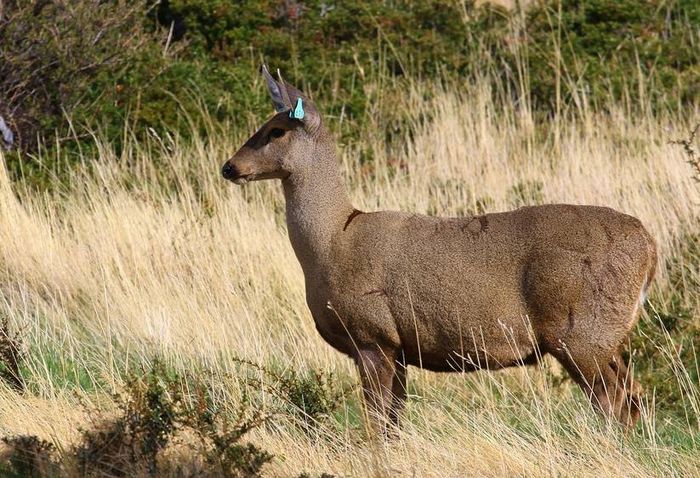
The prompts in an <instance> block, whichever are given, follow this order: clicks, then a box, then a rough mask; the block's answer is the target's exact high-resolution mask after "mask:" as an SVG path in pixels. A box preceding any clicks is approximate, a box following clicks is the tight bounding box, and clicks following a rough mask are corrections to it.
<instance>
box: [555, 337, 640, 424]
mask: <svg viewBox="0 0 700 478" xmlns="http://www.w3.org/2000/svg"><path fill="white" fill-rule="evenodd" d="M596 348H597V347H596V345H590V346H587V347H583V348H582V347H575V348H569V347H561V348H559V349H558V350H556V351H551V353H552V355H554V356H555V357H556V358H557V360H558V361H559V362H560V363H561V364H562V365H563V366H564V368H566V370H567V372H569V374H570V375H571V377H572V378H573V379H574V381H576V383H577V384H578V385H579V386H580V387H581V388H582V389H583V391H584V393H585V394H586V395H587V396H588V397H589V398H590V400H591V403H592V404H593V405H594V406H595V407H596V408H597V409H598V410H600V411H601V412H602V413H603V414H604V415H606V416H608V417H610V418H613V419H616V420H618V421H619V422H620V423H621V424H622V425H623V426H624V427H625V428H626V429H630V428H632V427H634V425H635V424H636V423H637V420H639V416H640V412H641V401H640V398H639V391H640V390H639V387H638V385H637V384H636V382H634V380H633V379H632V376H631V374H630V372H629V370H628V368H627V366H626V365H625V363H624V361H623V359H622V356H621V355H620V353H619V351H618V350H612V351H600V350H599V351H597V352H595V351H596Z"/></svg>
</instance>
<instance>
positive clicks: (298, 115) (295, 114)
mask: <svg viewBox="0 0 700 478" xmlns="http://www.w3.org/2000/svg"><path fill="white" fill-rule="evenodd" d="M289 117H290V118H292V119H298V120H301V119H304V105H303V104H302V102H301V98H297V105H296V106H295V107H294V109H293V110H289Z"/></svg>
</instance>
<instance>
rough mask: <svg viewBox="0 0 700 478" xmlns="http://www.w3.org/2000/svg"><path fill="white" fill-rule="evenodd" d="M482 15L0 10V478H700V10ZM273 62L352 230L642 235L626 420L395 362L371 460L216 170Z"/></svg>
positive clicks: (268, 190) (249, 188) (388, 9)
mask: <svg viewBox="0 0 700 478" xmlns="http://www.w3.org/2000/svg"><path fill="white" fill-rule="evenodd" d="M496 3H498V4H499V5H505V7H495V6H493V5H492V2H471V1H465V2H457V1H451V0H434V1H430V2H413V1H408V0H400V1H398V0H397V1H385V0H381V1H380V0H377V1H371V2H360V1H357V2H356V1H348V2H342V4H341V2H338V3H337V4H333V5H331V4H330V2H316V1H308V2H294V1H277V0H266V1H265V2H252V1H246V2H224V1H200V0H192V1H184V0H169V1H161V2H159V3H157V4H152V5H151V4H149V5H150V7H149V8H145V7H144V5H143V4H142V3H140V2H130V1H125V0H124V1H122V0H120V1H114V2H97V3H93V2H87V1H81V2H69V1H65V0H55V1H49V2H7V3H6V4H5V7H3V6H0V116H2V117H3V118H5V120H7V123H8V125H9V126H10V127H11V128H12V129H13V130H14V131H15V133H16V134H17V138H18V139H17V143H16V145H15V146H17V147H15V148H13V149H11V150H2V145H0V440H2V443H0V475H2V476H5V475H8V476H30V475H32V474H33V475H34V476H64V475H68V476H70V475H75V476H85V475H88V476H120V475H122V476H124V475H126V476H132V475H137V476H244V477H248V476H258V475H263V476H283V477H289V476H292V477H299V478H301V477H302V476H303V477H324V478H329V477H330V476H357V477H364V476H387V477H389V476H392V477H393V476H397V475H398V476H436V477H438V476H439V477H443V476H465V475H475V476H494V477H495V476H552V475H554V476H591V477H593V476H595V477H597V476H624V477H629V476H639V477H642V476H644V477H646V476H669V475H670V476H698V475H700V458H699V457H700V360H699V359H698V356H697V352H696V350H697V342H698V337H699V335H698V334H699V332H700V183H699V182H698V181H697V180H696V179H698V175H700V169H698V168H700V166H698V164H697V163H696V164H695V165H692V164H688V162H687V161H688V160H691V159H693V158H694V159H695V160H696V161H697V154H696V153H695V151H697V149H698V147H700V146H699V145H698V138H694V139H693V141H692V142H691V143H688V144H687V145H686V147H684V146H683V145H682V144H676V143H673V141H676V140H682V139H687V138H688V137H689V135H690V132H691V131H692V130H693V128H694V127H695V125H696V124H697V123H698V122H700V107H699V106H698V103H697V98H698V96H697V91H698V87H699V86H698V83H697V78H699V77H700V76H698V71H699V70H698V68H699V65H700V56H699V55H700V54H699V53H698V51H700V50H698V49H697V41H698V28H697V25H698V24H700V23H699V22H700V9H698V6H697V2H693V1H690V0H688V1H681V0H679V1H675V2H650V1H646V0H624V1H611V0H595V1H593V0H591V1H586V2H582V1H576V0H562V2H556V1H532V2H516V1H502V2H496ZM525 3H527V4H528V5H529V7H528V9H527V10H525V11H522V10H520V9H518V8H517V6H518V4H525ZM331 6H334V7H335V8H333V9H331V10H329V9H328V8H329V7H331ZM297 7H298V8H299V9H297ZM263 59H264V60H266V61H268V62H269V63H270V66H271V67H272V68H276V67H280V68H282V70H283V73H284V75H285V77H286V78H288V79H290V80H291V81H293V82H295V83H297V84H298V85H300V86H302V87H303V88H305V89H306V90H307V91H309V92H310V93H311V94H312V95H313V97H314V99H315V100H316V101H317V103H318V105H319V107H320V109H321V110H322V112H323V113H324V115H325V116H324V117H325V121H326V123H327V125H328V126H329V127H330V129H331V130H332V131H333V133H334V134H335V136H336V137H337V139H338V152H339V157H340V159H341V161H342V165H343V171H344V173H345V178H346V182H347V184H348V188H349V191H350V195H351V198H352V199H353V201H354V204H355V206H356V207H358V208H360V209H363V210H377V209H402V210H408V211H415V212H418V213H427V214H432V215H450V216H465V215H471V214H480V213H483V212H493V211H504V210H509V209H513V208H516V207H520V206H523V205H530V204H542V203H552V202H566V203H574V204H595V205H604V206H610V207H613V208H616V209H618V210H620V211H623V212H626V213H629V214H632V215H635V216H637V217H639V218H640V219H641V220H642V222H643V223H644V224H645V226H646V227H647V228H648V229H649V231H650V232H651V233H652V235H653V236H654V237H655V238H656V240H657V243H658V247H659V256H660V258H659V267H658V273H657V278H656V280H655V282H654V285H653V287H652V290H651V293H650V296H649V300H648V302H647V304H646V307H645V310H644V311H643V314H642V318H641V320H640V324H639V326H638V327H637V328H636V330H635V331H634V334H633V336H632V338H631V340H630V343H629V344H628V345H629V347H628V355H629V358H630V359H631V360H632V362H633V363H634V373H635V375H636V377H637V378H638V379H639V381H640V382H641V385H642V386H643V388H644V392H645V394H644V400H645V411H644V414H643V419H642V423H641V424H640V425H639V426H638V427H637V428H636V429H635V430H633V431H632V432H631V433H630V434H629V435H624V434H623V433H622V432H621V431H620V430H619V429H618V428H617V427H616V426H615V425H612V424H608V423H606V422H605V421H604V420H602V419H601V418H600V417H598V416H597V415H596V414H595V413H594V412H593V410H592V409H591V407H590V406H589V404H588V402H587V399H586V397H584V396H583V395H582V393H581V392H580V391H579V389H578V387H577V386H576V385H575V384H574V383H572V382H571V380H570V379H569V378H568V376H567V375H566V374H565V373H564V372H563V371H562V370H561V368H560V367H559V366H558V364H556V363H555V362H554V361H550V360H545V362H544V365H543V367H541V368H536V367H533V368H522V369H517V370H504V371H499V372H495V373H489V372H480V373H475V374H434V373H429V372H422V371H419V370H415V369H411V371H410V372H409V400H408V407H407V414H406V421H405V424H404V427H403V429H402V430H401V432H400V433H399V436H398V439H397V440H393V441H383V440H379V441H372V440H370V439H369V437H368V433H367V431H366V430H365V428H364V425H363V420H362V413H363V412H362V406H361V403H362V401H361V394H360V391H359V388H358V385H359V384H358V378H357V374H356V372H355V370H354V366H353V364H352V363H351V361H350V360H349V359H347V358H345V357H344V356H341V355H340V354H339V353H337V352H335V351H334V350H333V349H331V347H330V346H328V345H327V344H325V342H324V341H323V340H322V339H321V337H320V336H319V335H318V333H317V331H316V329H315V326H314V324H313V320H312V318H311V316H310V314H309V312H308V310H307V307H306V304H305V299H304V285H303V276H302V273H301V269H300V267H299V265H298V263H297V261H296V258H295V256H294V253H293V251H292V249H291V246H290V244H289V240H288V238H287V232H286V225H285V221H284V202H283V197H282V193H281V188H280V186H279V184H276V183H272V182H270V183H268V182H261V183H253V184H248V185H246V186H245V187H243V188H240V187H237V186H234V185H232V184H230V183H228V182H225V181H224V180H223V179H222V178H221V176H220V169H221V165H222V164H223V162H224V160H226V159H227V158H229V157H230V156H231V155H232V154H233V153H234V152H235V151H236V150H237V149H238V147H239V146H240V145H241V144H242V143H243V142H244V141H245V140H246V139H247V138H248V136H249V135H250V134H251V133H252V132H254V131H255V129H256V127H257V126H259V125H260V124H261V123H262V122H263V121H264V119H265V118H266V117H267V116H268V115H270V114H271V113H272V107H271V105H270V103H269V99H268V97H267V92H266V90H265V87H264V84H263V81H262V79H261V78H260V76H259V74H258V68H259V65H260V63H261V62H262V61H263ZM3 95H4V96H3Z"/></svg>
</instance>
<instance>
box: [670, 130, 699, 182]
mask: <svg viewBox="0 0 700 478" xmlns="http://www.w3.org/2000/svg"><path fill="white" fill-rule="evenodd" d="M699 130H700V123H698V124H697V125H695V128H693V131H691V132H690V137H688V139H677V140H674V141H671V142H670V144H679V145H681V146H683V151H685V154H686V156H687V157H688V159H686V163H688V164H690V166H691V167H692V168H693V179H695V180H696V181H698V182H700V155H698V152H697V150H696V149H695V146H694V144H695V136H696V135H697V134H698V131H699Z"/></svg>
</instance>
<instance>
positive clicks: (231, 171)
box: [221, 161, 236, 179]
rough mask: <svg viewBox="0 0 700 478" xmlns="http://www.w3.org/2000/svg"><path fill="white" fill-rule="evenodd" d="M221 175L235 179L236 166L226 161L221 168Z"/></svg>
mask: <svg viewBox="0 0 700 478" xmlns="http://www.w3.org/2000/svg"><path fill="white" fill-rule="evenodd" d="M221 175H222V176H223V177H224V179H234V178H235V177H236V168H234V167H233V166H231V163H229V162H228V161H226V164H224V167H223V168H221Z"/></svg>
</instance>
